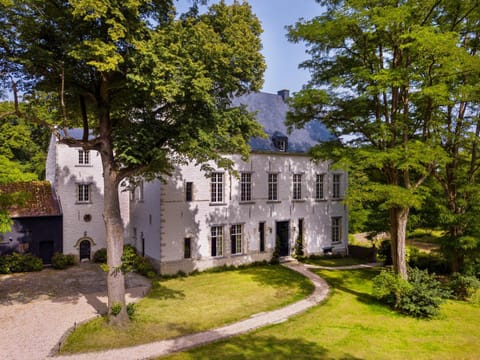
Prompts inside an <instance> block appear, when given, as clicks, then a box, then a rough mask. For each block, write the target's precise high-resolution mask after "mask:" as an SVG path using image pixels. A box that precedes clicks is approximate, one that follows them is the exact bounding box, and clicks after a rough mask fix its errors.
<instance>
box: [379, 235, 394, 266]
mask: <svg viewBox="0 0 480 360" xmlns="http://www.w3.org/2000/svg"><path fill="white" fill-rule="evenodd" d="M377 256H378V259H379V260H381V261H383V265H392V264H393V260H392V245H391V242H390V240H384V241H382V242H381V243H380V246H379V247H378V251H377Z"/></svg>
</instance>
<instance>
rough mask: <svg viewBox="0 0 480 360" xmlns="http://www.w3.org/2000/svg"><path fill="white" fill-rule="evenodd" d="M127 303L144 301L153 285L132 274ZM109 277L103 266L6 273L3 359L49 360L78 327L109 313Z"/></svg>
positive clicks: (0, 324)
mask: <svg viewBox="0 0 480 360" xmlns="http://www.w3.org/2000/svg"><path fill="white" fill-rule="evenodd" d="M126 286H127V299H128V301H133V300H135V299H138V298H140V297H142V296H143V295H144V294H145V293H146V292H147V291H148V289H149V287H150V282H149V280H147V279H146V278H144V277H142V276H140V275H137V274H128V275H127V281H126ZM106 289H107V285H106V274H105V273H104V272H103V270H101V269H100V267H99V266H98V265H97V264H90V263H84V264H80V265H78V266H74V267H71V268H69V269H66V270H54V269H45V270H43V271H41V272H38V273H22V274H12V275H0V334H1V336H0V358H1V359H3V360H7V359H8V360H10V359H12V360H24V359H25V360H30V359H32V360H34V359H35V360H37V359H45V358H46V357H47V356H48V355H49V354H50V352H51V351H52V349H54V348H55V347H56V346H58V345H59V341H60V339H61V338H62V336H63V335H64V334H65V332H66V331H67V330H68V329H70V328H71V327H72V326H75V324H76V323H77V324H78V323H80V322H82V321H85V320H87V319H90V318H92V317H94V316H96V315H97V314H102V313H104V312H106V302H107V297H106Z"/></svg>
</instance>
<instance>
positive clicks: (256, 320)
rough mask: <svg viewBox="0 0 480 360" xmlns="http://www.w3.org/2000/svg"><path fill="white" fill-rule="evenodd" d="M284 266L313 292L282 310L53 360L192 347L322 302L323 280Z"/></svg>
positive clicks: (97, 359) (297, 266)
mask: <svg viewBox="0 0 480 360" xmlns="http://www.w3.org/2000/svg"><path fill="white" fill-rule="evenodd" d="M283 265H284V266H286V267H288V268H290V269H292V270H295V271H297V272H299V273H301V274H303V275H304V276H306V277H307V278H309V279H310V280H311V281H312V282H313V284H314V286H315V290H314V291H313V293H312V294H311V295H310V296H309V297H307V298H306V299H304V300H300V301H297V302H296V303H293V304H290V305H288V306H285V307H283V308H281V309H277V310H273V311H268V312H263V313H259V314H255V315H252V316H251V317H249V318H248V319H245V320H242V321H239V322H236V323H233V324H230V325H226V326H222V327H219V328H216V329H213V330H208V331H204V332H200V333H196V334H192V335H187V336H181V337H178V338H175V339H170V340H163V341H157V342H153V343H149V344H144V345H138V346H133V347H128V348H122V349H114V350H107V351H100V352H92V353H84V354H75V355H67V356H55V357H54V358H53V359H54V360H111V359H122V360H123V359H125V360H127V359H128V360H133V359H149V358H153V357H158V356H162V355H167V354H170V353H173V352H178V351H183V350H186V349H190V348H192V347H195V346H199V345H203V344H207V343H210V342H213V341H217V340H221V339H225V338H228V337H231V336H233V335H238V334H243V333H246V332H248V331H251V330H254V329H257V328H259V327H263V326H266V325H270V324H276V323H280V322H283V321H286V320H287V319H288V318H289V317H291V316H293V315H296V314H299V313H301V312H303V311H305V310H307V309H309V308H311V307H312V306H314V305H316V304H318V303H320V302H322V301H323V300H324V299H325V298H326V297H327V295H328V293H329V287H328V285H327V283H326V282H325V280H323V279H322V278H320V277H319V276H318V275H316V274H314V273H312V272H310V271H308V270H307V268H306V267H305V265H304V264H301V263H296V262H290V263H284V264H283Z"/></svg>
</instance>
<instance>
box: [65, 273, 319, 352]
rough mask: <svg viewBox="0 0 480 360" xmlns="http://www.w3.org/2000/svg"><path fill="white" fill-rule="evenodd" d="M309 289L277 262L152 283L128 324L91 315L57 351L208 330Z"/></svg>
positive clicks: (290, 299) (283, 302)
mask: <svg viewBox="0 0 480 360" xmlns="http://www.w3.org/2000/svg"><path fill="white" fill-rule="evenodd" d="M312 291H313V285H312V283H311V282H310V281H309V280H307V279H306V278H304V277H303V276H302V275H300V274H298V273H296V272H294V271H292V270H289V269H287V268H285V267H283V266H280V265H265V266H256V267H248V268H243V269H237V270H231V271H224V272H216V273H202V274H198V275H195V276H189V277H180V278H174V279H169V280H161V281H154V283H153V288H152V290H151V292H150V293H149V294H148V295H147V297H146V298H144V299H142V300H141V301H140V302H139V303H138V305H137V310H136V313H135V318H134V320H133V321H132V322H131V324H129V325H128V326H125V327H124V328H122V329H118V328H114V327H111V326H108V325H107V323H106V320H105V318H103V317H101V318H96V319H94V320H92V321H90V322H88V323H86V324H83V325H81V326H79V327H78V328H77V329H76V330H75V331H74V332H73V333H72V334H71V335H70V336H69V337H68V338H67V339H66V341H65V343H64V345H63V347H62V349H61V352H62V353H71V352H87V351H96V350H103V349H111V348H118V347H125V346H132V345H138V344H143V343H148V342H152V341H157V340H162V339H168V338H173V337H177V336H180V335H186V334H191V333H194V332H198V331H203V330H207V329H212V328H215V327H218V326H220V325H224V324H227V323H231V322H234V321H237V320H240V319H243V318H246V317H248V316H250V315H252V314H255V313H258V312H262V311H268V310H272V309H275V308H278V307H282V306H285V305H286V304H289V303H291V302H294V301H297V300H299V299H301V298H304V297H306V296H307V295H309V294H310V293H311V292H312Z"/></svg>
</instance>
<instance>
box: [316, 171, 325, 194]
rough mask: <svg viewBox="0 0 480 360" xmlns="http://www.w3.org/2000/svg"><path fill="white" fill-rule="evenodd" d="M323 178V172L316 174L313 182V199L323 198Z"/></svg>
mask: <svg viewBox="0 0 480 360" xmlns="http://www.w3.org/2000/svg"><path fill="white" fill-rule="evenodd" d="M324 180H325V174H317V179H316V182H315V199H317V200H318V199H323V198H325V194H324V192H323V189H324V185H325V184H324Z"/></svg>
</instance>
